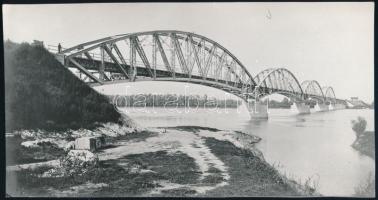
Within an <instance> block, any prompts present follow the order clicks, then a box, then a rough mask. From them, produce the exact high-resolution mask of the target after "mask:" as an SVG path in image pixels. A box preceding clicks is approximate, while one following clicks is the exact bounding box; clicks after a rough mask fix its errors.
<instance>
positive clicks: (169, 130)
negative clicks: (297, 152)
mask: <svg viewBox="0 0 378 200" xmlns="http://www.w3.org/2000/svg"><path fill="white" fill-rule="evenodd" d="M260 140H261V138H258V137H257V136H253V135H248V134H245V133H243V132H240V131H227V130H218V129H214V128H209V127H199V126H178V127H158V128H152V129H151V130H148V131H147V130H146V132H144V134H142V132H133V133H128V134H124V135H121V136H118V137H114V138H113V139H112V141H111V146H109V147H107V148H105V149H102V150H99V151H98V152H96V154H97V155H98V158H99V162H100V167H99V169H98V170H101V171H103V172H102V173H100V174H97V176H99V177H100V178H98V179H99V180H97V179H93V178H91V177H86V176H85V175H84V176H83V177H84V178H82V177H80V179H82V180H80V181H73V182H74V183H72V181H69V179H64V178H54V177H47V178H42V177H40V175H41V174H43V173H45V171H43V170H42V172H41V168H44V167H45V168H46V169H50V170H51V168H54V167H56V166H59V163H58V162H54V161H51V160H50V161H48V162H50V164H51V163H54V164H53V165H43V163H38V164H35V163H34V164H26V165H23V167H18V168H17V167H15V166H7V176H8V175H10V176H11V174H12V173H13V175H15V174H16V175H18V177H23V178H28V179H34V181H37V182H42V183H40V184H37V186H35V188H33V185H28V186H21V185H19V186H20V187H23V188H24V192H28V191H29V192H31V193H32V194H33V193H35V195H37V194H38V193H41V192H42V191H45V193H44V195H47V196H71V197H74V196H76V195H79V193H80V196H82V195H83V194H87V195H91V193H87V192H89V191H91V192H93V191H97V192H95V196H106V195H111V196H113V195H116V196H130V195H131V196H166V197H167V196H218V197H226V196H229V195H230V196H279V195H282V194H285V195H288V196H304V195H309V196H312V195H318V194H316V191H315V189H314V188H311V187H309V186H308V185H306V186H303V185H302V186H301V185H299V184H298V183H296V182H295V181H293V180H289V179H288V178H286V177H284V176H283V175H282V174H280V173H279V172H278V171H277V169H275V168H274V167H273V166H271V165H270V164H269V163H267V162H266V161H265V159H264V157H263V155H262V153H261V152H260V150H258V149H257V148H256V147H255V144H256V143H258V142H259V141H260ZM222 149H223V150H222ZM226 149H228V150H226ZM159 157H161V159H160V160H159V159H158V158H159ZM147 158H148V159H147ZM232 159H235V160H232ZM167 160H174V162H173V161H172V164H173V165H169V166H166V168H167V169H169V170H170V171H174V172H177V174H176V175H175V176H177V177H181V178H180V179H177V180H176V179H175V178H173V177H172V174H170V173H171V172H170V171H164V170H163V171H162V169H160V167H161V166H164V165H165V163H164V162H165V161H167ZM180 160H184V161H180ZM134 162H136V163H137V164H135V163H134ZM140 162H141V163H140ZM181 162H183V163H185V165H184V166H191V167H190V171H188V172H183V170H184V171H185V170H187V169H185V168H186V167H184V166H180V163H181ZM109 163H112V164H113V165H110V166H109ZM130 163H134V164H130ZM45 164H46V163H45ZM130 165H131V166H130ZM176 165H177V166H176ZM28 166H29V167H33V168H34V169H33V168H29V169H28ZM241 166H243V167H242V168H240V167H241ZM251 166H255V167H251ZM11 168H13V169H11ZM116 169H117V170H116ZM114 170H116V171H118V172H117V173H116V174H124V175H125V176H130V174H133V178H137V179H138V177H139V179H140V178H142V177H144V178H142V179H141V180H139V183H138V181H135V180H134V181H133V179H130V180H125V179H124V178H122V177H118V179H116V180H109V177H102V176H103V173H111V174H112V173H115V172H114ZM112 171H113V172H112ZM131 172H132V173H131ZM95 173H96V172H95ZM20 174H21V175H20ZM116 174H114V175H116ZM247 174H249V175H250V176H253V177H254V178H248V176H247ZM134 176H135V177H134ZM156 176H157V177H156ZM16 179H17V176H16ZM21 179H22V178H21ZM54 179H56V181H66V182H70V183H66V184H63V185H64V186H63V188H62V187H60V188H59V189H58V188H54V187H51V186H49V185H44V183H43V182H45V181H48V182H49V181H51V180H54ZM7 180H8V179H7ZM100 180H103V182H101V181H100ZM119 181H121V182H128V184H133V185H134V187H132V188H128V187H129V186H125V187H126V188H122V187H121V188H119V186H118V185H117V184H115V183H117V182H119ZM140 181H142V182H140ZM261 181H262V182H263V183H264V184H261ZM16 182H17V180H16ZM31 182H33V181H31ZM143 182H144V183H143ZM241 183H243V184H241ZM85 184H86V185H85ZM99 184H100V185H99ZM114 184H115V185H114ZM138 184H142V185H145V184H147V185H148V187H146V188H145V190H142V191H139V190H138V189H137V186H138V187H140V186H141V185H138ZM262 185H263V186H262ZM77 187H79V188H80V190H79V189H78V190H77V192H76V193H75V192H71V193H69V192H67V191H69V190H72V189H73V188H74V190H75V188H76V189H77ZM64 188H66V189H64ZM35 189H37V190H42V191H40V192H36V191H33V190H35ZM21 190H22V189H21ZM46 191H47V193H46ZM226 191H227V192H226ZM231 191H234V192H233V193H229V192H231ZM235 191H238V192H235ZM13 192H15V191H13ZM32 194H31V195H32ZM10 195H11V196H12V195H16V194H13V193H11V194H10ZM37 196H38V195H37Z"/></svg>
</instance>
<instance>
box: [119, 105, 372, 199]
mask: <svg viewBox="0 0 378 200" xmlns="http://www.w3.org/2000/svg"><path fill="white" fill-rule="evenodd" d="M121 110H122V111H123V112H125V113H126V114H128V115H129V116H130V117H132V118H133V119H134V120H135V121H136V122H137V123H139V124H141V125H143V126H145V127H164V126H179V125H195V126H205V127H214V128H218V129H227V130H240V131H243V132H246V133H249V134H254V135H257V136H259V137H261V138H262V141H261V142H260V143H259V144H258V148H259V149H260V150H261V151H262V152H263V154H264V157H265V159H266V160H267V161H268V162H269V163H271V164H273V165H275V167H276V168H278V169H279V170H280V171H281V173H284V174H286V175H287V176H288V177H289V178H293V179H295V180H297V181H298V180H301V181H302V182H304V181H305V180H306V179H307V178H309V177H311V178H312V180H313V183H316V184H317V190H318V191H319V192H320V193H321V194H322V195H327V196H351V195H352V194H353V193H354V188H355V187H356V186H358V185H359V184H361V183H363V182H364V181H365V180H366V179H367V177H368V175H369V173H372V174H373V176H374V173H375V162H374V160H373V159H371V158H369V157H367V156H365V155H361V154H360V153H359V152H357V151H356V150H354V149H353V148H352V147H351V144H352V143H353V141H354V140H355V133H354V132H353V130H352V129H351V120H352V119H356V118H357V117H358V116H362V117H364V118H365V119H366V120H367V129H366V130H374V110H367V109H363V110H351V109H345V110H336V111H329V112H315V111H314V112H313V113H311V114H309V115H296V114H295V113H293V112H292V111H291V110H288V109H270V110H269V120H267V121H266V120H265V121H256V120H254V121H253V120H250V118H249V113H248V111H247V110H246V108H245V107H243V106H241V107H239V108H237V109H236V108H235V109H232V108H228V109H224V108H223V109H218V110H215V109H209V108H208V109H204V108H201V109H187V108H186V109H185V108H177V109H164V108H143V109H137V108H135V109H134V108H121Z"/></svg>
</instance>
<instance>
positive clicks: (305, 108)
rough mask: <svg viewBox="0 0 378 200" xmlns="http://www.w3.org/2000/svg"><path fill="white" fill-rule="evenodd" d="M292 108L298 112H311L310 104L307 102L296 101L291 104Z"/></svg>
mask: <svg viewBox="0 0 378 200" xmlns="http://www.w3.org/2000/svg"><path fill="white" fill-rule="evenodd" d="M291 110H292V111H293V112H295V113H298V114H310V105H307V104H306V103H305V102H294V104H293V105H291Z"/></svg>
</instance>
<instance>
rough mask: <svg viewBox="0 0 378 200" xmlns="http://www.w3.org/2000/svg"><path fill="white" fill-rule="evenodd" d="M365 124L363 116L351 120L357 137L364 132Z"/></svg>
mask: <svg viewBox="0 0 378 200" xmlns="http://www.w3.org/2000/svg"><path fill="white" fill-rule="evenodd" d="M366 124H367V123H366V120H365V119H364V118H363V117H358V118H357V120H352V129H353V131H354V132H355V133H356V135H357V137H359V136H360V135H361V134H362V133H364V131H365V129H366Z"/></svg>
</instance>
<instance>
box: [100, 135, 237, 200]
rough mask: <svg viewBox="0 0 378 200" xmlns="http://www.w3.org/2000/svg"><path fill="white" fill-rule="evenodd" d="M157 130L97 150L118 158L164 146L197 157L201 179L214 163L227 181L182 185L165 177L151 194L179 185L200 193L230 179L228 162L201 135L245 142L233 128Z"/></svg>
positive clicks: (106, 157) (164, 148) (206, 174)
mask: <svg viewBox="0 0 378 200" xmlns="http://www.w3.org/2000/svg"><path fill="white" fill-rule="evenodd" d="M154 131H157V132H158V133H159V134H158V135H157V136H154V137H150V138H147V139H146V140H145V141H139V142H134V141H132V140H131V141H127V142H126V141H121V142H118V143H116V145H119V146H118V147H115V148H110V149H105V150H104V151H103V152H102V153H100V154H98V156H99V159H100V160H107V159H117V158H121V157H124V156H126V155H130V154H142V153H147V152H156V151H161V150H165V151H168V152H172V153H173V152H176V151H180V152H182V153H185V154H187V155H188V156H190V157H192V158H193V159H194V160H195V162H196V164H197V165H198V167H199V169H200V171H201V176H200V180H199V181H201V180H203V179H204V178H205V177H206V176H208V175H210V173H209V172H208V170H209V169H210V168H211V167H213V168H216V169H218V170H219V171H221V175H222V177H223V180H224V181H223V182H221V183H219V184H216V185H204V184H198V185H181V184H175V183H169V182H166V181H163V182H159V184H160V185H162V186H163V187H160V188H158V189H156V190H154V191H152V192H151V194H155V193H160V192H161V191H162V190H169V189H178V188H187V189H191V190H195V191H196V192H197V193H205V192H206V191H208V190H211V189H214V188H216V187H220V186H224V185H227V180H229V179H230V175H229V173H228V171H227V166H225V164H224V163H223V162H222V161H221V160H220V159H219V158H217V157H216V156H215V155H214V154H213V153H211V151H210V149H209V148H208V147H207V146H206V145H205V144H204V140H203V138H202V137H214V138H216V139H218V140H228V141H230V142H232V143H235V145H237V146H242V144H240V143H239V142H238V141H236V140H235V139H233V137H232V136H231V134H232V133H231V132H228V131H218V132H211V131H207V130H200V131H199V132H197V133H192V132H186V131H181V130H175V129H155V130H154Z"/></svg>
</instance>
